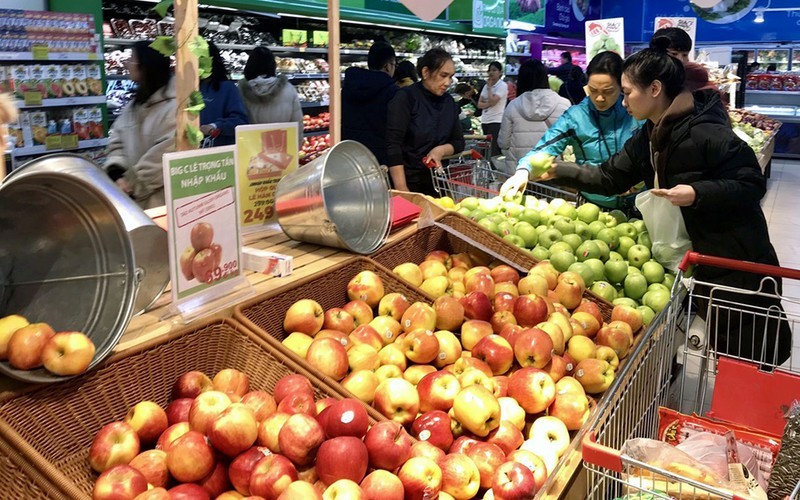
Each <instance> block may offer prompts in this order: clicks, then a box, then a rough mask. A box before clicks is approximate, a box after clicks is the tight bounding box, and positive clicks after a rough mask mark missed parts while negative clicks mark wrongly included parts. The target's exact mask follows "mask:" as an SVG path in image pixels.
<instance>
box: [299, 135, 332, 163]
mask: <svg viewBox="0 0 800 500" xmlns="http://www.w3.org/2000/svg"><path fill="white" fill-rule="evenodd" d="M330 147H331V135H330V134H325V135H315V136H313V137H306V138H304V139H303V145H302V146H301V147H300V154H299V155H298V160H299V162H300V164H301V165H305V164H306V163H308V162H310V161H312V160H314V159H316V158H318V157H319V156H320V155H322V153H324V152H325V151H326V150H327V149H329V148H330Z"/></svg>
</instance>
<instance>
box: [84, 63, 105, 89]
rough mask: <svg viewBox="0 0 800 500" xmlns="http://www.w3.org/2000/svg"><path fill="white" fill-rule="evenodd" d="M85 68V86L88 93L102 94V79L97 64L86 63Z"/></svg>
mask: <svg viewBox="0 0 800 500" xmlns="http://www.w3.org/2000/svg"><path fill="white" fill-rule="evenodd" d="M84 68H86V87H87V90H88V91H89V95H93V96H97V95H103V81H102V79H101V78H102V75H101V73H100V65H99V64H87V65H85V66H84Z"/></svg>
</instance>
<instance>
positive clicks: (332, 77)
mask: <svg viewBox="0 0 800 500" xmlns="http://www.w3.org/2000/svg"><path fill="white" fill-rule="evenodd" d="M340 60H341V57H340V55H339V0H328V66H329V71H330V72H329V73H328V83H329V84H330V104H329V112H330V114H331V117H330V125H329V131H330V134H331V146H332V145H334V144H336V143H338V142H339V140H340V139H341V137H342V104H341V103H342V77H341V75H340V74H339V66H340V64H339V63H340Z"/></svg>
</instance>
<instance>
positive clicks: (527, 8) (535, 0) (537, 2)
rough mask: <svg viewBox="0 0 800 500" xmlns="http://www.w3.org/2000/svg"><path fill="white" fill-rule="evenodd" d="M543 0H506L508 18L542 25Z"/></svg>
mask: <svg viewBox="0 0 800 500" xmlns="http://www.w3.org/2000/svg"><path fill="white" fill-rule="evenodd" d="M545 14H546V8H545V0H508V20H509V21H516V22H519V23H525V24H532V25H534V26H544V20H545Z"/></svg>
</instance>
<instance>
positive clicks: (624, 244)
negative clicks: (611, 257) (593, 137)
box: [617, 222, 636, 259]
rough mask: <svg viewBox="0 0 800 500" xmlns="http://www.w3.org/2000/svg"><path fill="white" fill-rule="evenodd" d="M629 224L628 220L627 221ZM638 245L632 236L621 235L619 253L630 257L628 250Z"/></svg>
mask: <svg viewBox="0 0 800 500" xmlns="http://www.w3.org/2000/svg"><path fill="white" fill-rule="evenodd" d="M625 224H627V222H626V223H625ZM634 245H636V242H635V241H633V239H632V238H629V237H628V236H620V237H619V247H617V253H618V254H620V255H622V256H623V257H625V258H626V259H627V258H628V250H630V249H631V247H632V246H634Z"/></svg>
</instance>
